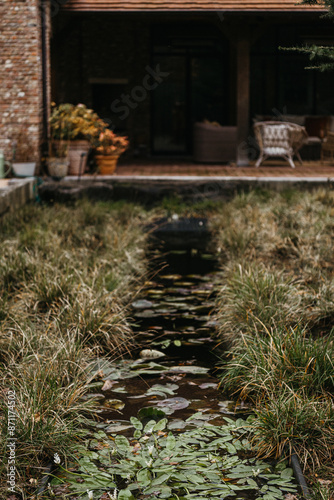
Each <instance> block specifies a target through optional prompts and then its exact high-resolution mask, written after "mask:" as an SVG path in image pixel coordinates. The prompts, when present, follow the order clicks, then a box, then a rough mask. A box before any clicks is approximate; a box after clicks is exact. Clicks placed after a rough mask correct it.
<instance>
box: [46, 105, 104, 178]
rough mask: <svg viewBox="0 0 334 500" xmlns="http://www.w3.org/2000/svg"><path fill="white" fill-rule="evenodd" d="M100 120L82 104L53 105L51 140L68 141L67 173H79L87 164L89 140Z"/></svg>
mask: <svg viewBox="0 0 334 500" xmlns="http://www.w3.org/2000/svg"><path fill="white" fill-rule="evenodd" d="M100 122H101V120H100V119H99V117H98V115H97V114H96V113H94V112H93V110H91V109H88V108H87V107H86V106H85V105H84V104H77V105H74V104H69V103H66V104H60V105H59V106H56V105H53V109H52V113H51V117H50V125H51V135H52V137H53V140H54V141H56V140H58V141H61V140H63V141H68V144H69V147H68V157H69V174H70V175H81V174H83V173H84V171H85V168H86V165H87V157H88V152H89V149H90V142H91V140H92V138H93V137H94V136H96V134H97V131H98V130H99V128H101V124H100Z"/></svg>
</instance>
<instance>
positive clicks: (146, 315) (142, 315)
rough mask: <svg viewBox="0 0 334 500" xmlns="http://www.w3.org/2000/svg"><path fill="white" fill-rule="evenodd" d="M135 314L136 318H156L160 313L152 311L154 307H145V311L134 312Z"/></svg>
mask: <svg viewBox="0 0 334 500" xmlns="http://www.w3.org/2000/svg"><path fill="white" fill-rule="evenodd" d="M134 316H135V317H136V318H155V317H157V316H158V314H157V313H156V312H155V311H152V309H145V310H144V311H143V312H139V313H136V314H134Z"/></svg>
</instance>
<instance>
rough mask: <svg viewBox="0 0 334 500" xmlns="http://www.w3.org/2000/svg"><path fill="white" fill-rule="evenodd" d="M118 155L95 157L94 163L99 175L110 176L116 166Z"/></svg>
mask: <svg viewBox="0 0 334 500" xmlns="http://www.w3.org/2000/svg"><path fill="white" fill-rule="evenodd" d="M118 158H119V155H96V156H95V159H96V163H97V166H98V167H99V173H100V174H101V175H112V174H113V173H114V172H115V170H116V166H117V161H118Z"/></svg>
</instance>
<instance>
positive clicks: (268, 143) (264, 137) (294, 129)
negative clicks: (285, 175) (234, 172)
mask: <svg viewBox="0 0 334 500" xmlns="http://www.w3.org/2000/svg"><path fill="white" fill-rule="evenodd" d="M254 133H255V137H256V140H257V142H258V144H259V147H260V156H259V158H258V160H257V162H256V164H255V166H256V167H259V166H260V165H261V163H262V162H263V161H264V160H266V159H267V158H269V157H280V158H284V159H285V160H287V161H288V162H289V165H290V167H292V168H295V164H294V162H293V157H294V156H295V155H296V156H297V158H298V160H299V161H300V163H301V164H303V162H302V159H301V157H300V154H299V150H300V148H301V147H302V146H303V144H305V143H306V141H307V133H306V130H305V127H302V126H300V125H297V124H295V123H287V122H274V121H269V122H258V123H255V125H254Z"/></svg>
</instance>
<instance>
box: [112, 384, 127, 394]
mask: <svg viewBox="0 0 334 500" xmlns="http://www.w3.org/2000/svg"><path fill="white" fill-rule="evenodd" d="M113 392H117V394H127V392H128V391H127V390H126V388H125V387H124V386H121V387H115V389H113Z"/></svg>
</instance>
